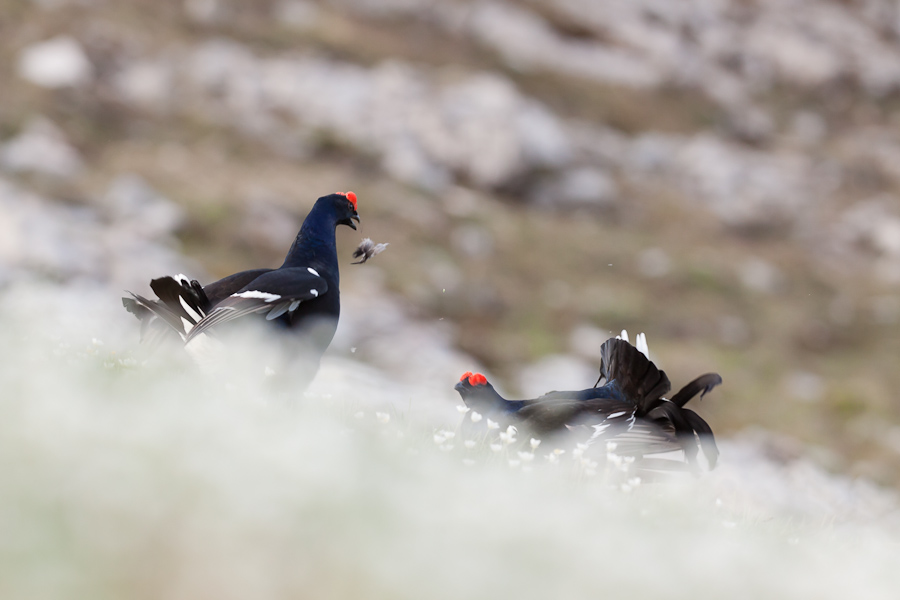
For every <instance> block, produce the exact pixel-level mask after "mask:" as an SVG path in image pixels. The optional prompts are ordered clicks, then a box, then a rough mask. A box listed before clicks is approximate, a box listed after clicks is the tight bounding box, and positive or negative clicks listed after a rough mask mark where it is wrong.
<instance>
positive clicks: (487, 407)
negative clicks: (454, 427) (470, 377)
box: [469, 384, 525, 415]
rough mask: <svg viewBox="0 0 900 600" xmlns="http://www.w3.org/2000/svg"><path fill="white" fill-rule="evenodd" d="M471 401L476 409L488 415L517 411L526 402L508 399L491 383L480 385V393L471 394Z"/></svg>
mask: <svg viewBox="0 0 900 600" xmlns="http://www.w3.org/2000/svg"><path fill="white" fill-rule="evenodd" d="M469 403H470V404H472V405H473V406H472V408H473V409H474V410H476V411H478V412H480V413H483V414H487V415H490V414H496V413H512V412H516V411H518V410H519V409H520V408H522V406H524V404H525V403H524V402H522V401H521V400H507V399H506V398H504V397H503V396H501V395H500V394H498V393H497V390H495V389H494V386H492V385H490V384H487V385H483V386H479V389H478V393H477V394H473V395H472V396H470V402H469Z"/></svg>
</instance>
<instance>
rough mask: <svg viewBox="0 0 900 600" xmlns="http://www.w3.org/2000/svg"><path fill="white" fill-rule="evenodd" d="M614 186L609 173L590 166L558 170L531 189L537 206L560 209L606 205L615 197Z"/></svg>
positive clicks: (616, 193)
mask: <svg viewBox="0 0 900 600" xmlns="http://www.w3.org/2000/svg"><path fill="white" fill-rule="evenodd" d="M618 193H619V188H618V185H616V182H615V180H614V179H613V178H612V177H611V176H610V175H609V173H607V172H605V171H602V170H600V169H597V168H593V167H579V168H575V169H569V170H566V171H564V172H562V173H561V174H560V175H559V177H557V178H555V179H553V180H551V181H549V182H545V183H544V184H543V185H541V186H539V187H538V188H537V190H536V192H535V196H536V197H535V199H534V202H535V203H536V204H537V205H538V206H542V207H553V208H563V209H578V208H610V207H612V206H613V205H614V204H615V203H616V200H617V197H618Z"/></svg>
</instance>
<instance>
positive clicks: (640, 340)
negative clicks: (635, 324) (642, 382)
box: [634, 333, 650, 360]
mask: <svg viewBox="0 0 900 600" xmlns="http://www.w3.org/2000/svg"><path fill="white" fill-rule="evenodd" d="M634 347H635V348H637V349H638V352H640V353H641V354H643V355H644V356H646V357H647V359H648V360H649V359H650V347H649V346H647V335H646V334H644V333H639V334H637V337H636V338H635V340H634Z"/></svg>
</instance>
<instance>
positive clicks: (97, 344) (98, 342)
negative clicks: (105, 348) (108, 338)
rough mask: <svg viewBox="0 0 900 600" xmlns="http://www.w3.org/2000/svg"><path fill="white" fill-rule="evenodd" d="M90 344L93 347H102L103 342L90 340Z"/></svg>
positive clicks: (95, 339) (94, 339)
mask: <svg viewBox="0 0 900 600" xmlns="http://www.w3.org/2000/svg"><path fill="white" fill-rule="evenodd" d="M91 343H92V344H93V345H95V346H102V345H103V340H98V339H97V338H91Z"/></svg>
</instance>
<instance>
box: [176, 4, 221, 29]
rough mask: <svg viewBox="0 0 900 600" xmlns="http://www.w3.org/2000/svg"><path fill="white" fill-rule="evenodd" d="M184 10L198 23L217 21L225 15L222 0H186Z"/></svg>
mask: <svg viewBox="0 0 900 600" xmlns="http://www.w3.org/2000/svg"><path fill="white" fill-rule="evenodd" d="M184 11H185V12H186V13H187V15H188V16H189V17H190V18H191V19H193V20H194V21H197V22H198V23H205V24H209V23H215V22H216V21H218V20H219V19H221V18H222V17H223V16H224V7H223V6H222V2H221V1H220V0H184Z"/></svg>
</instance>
